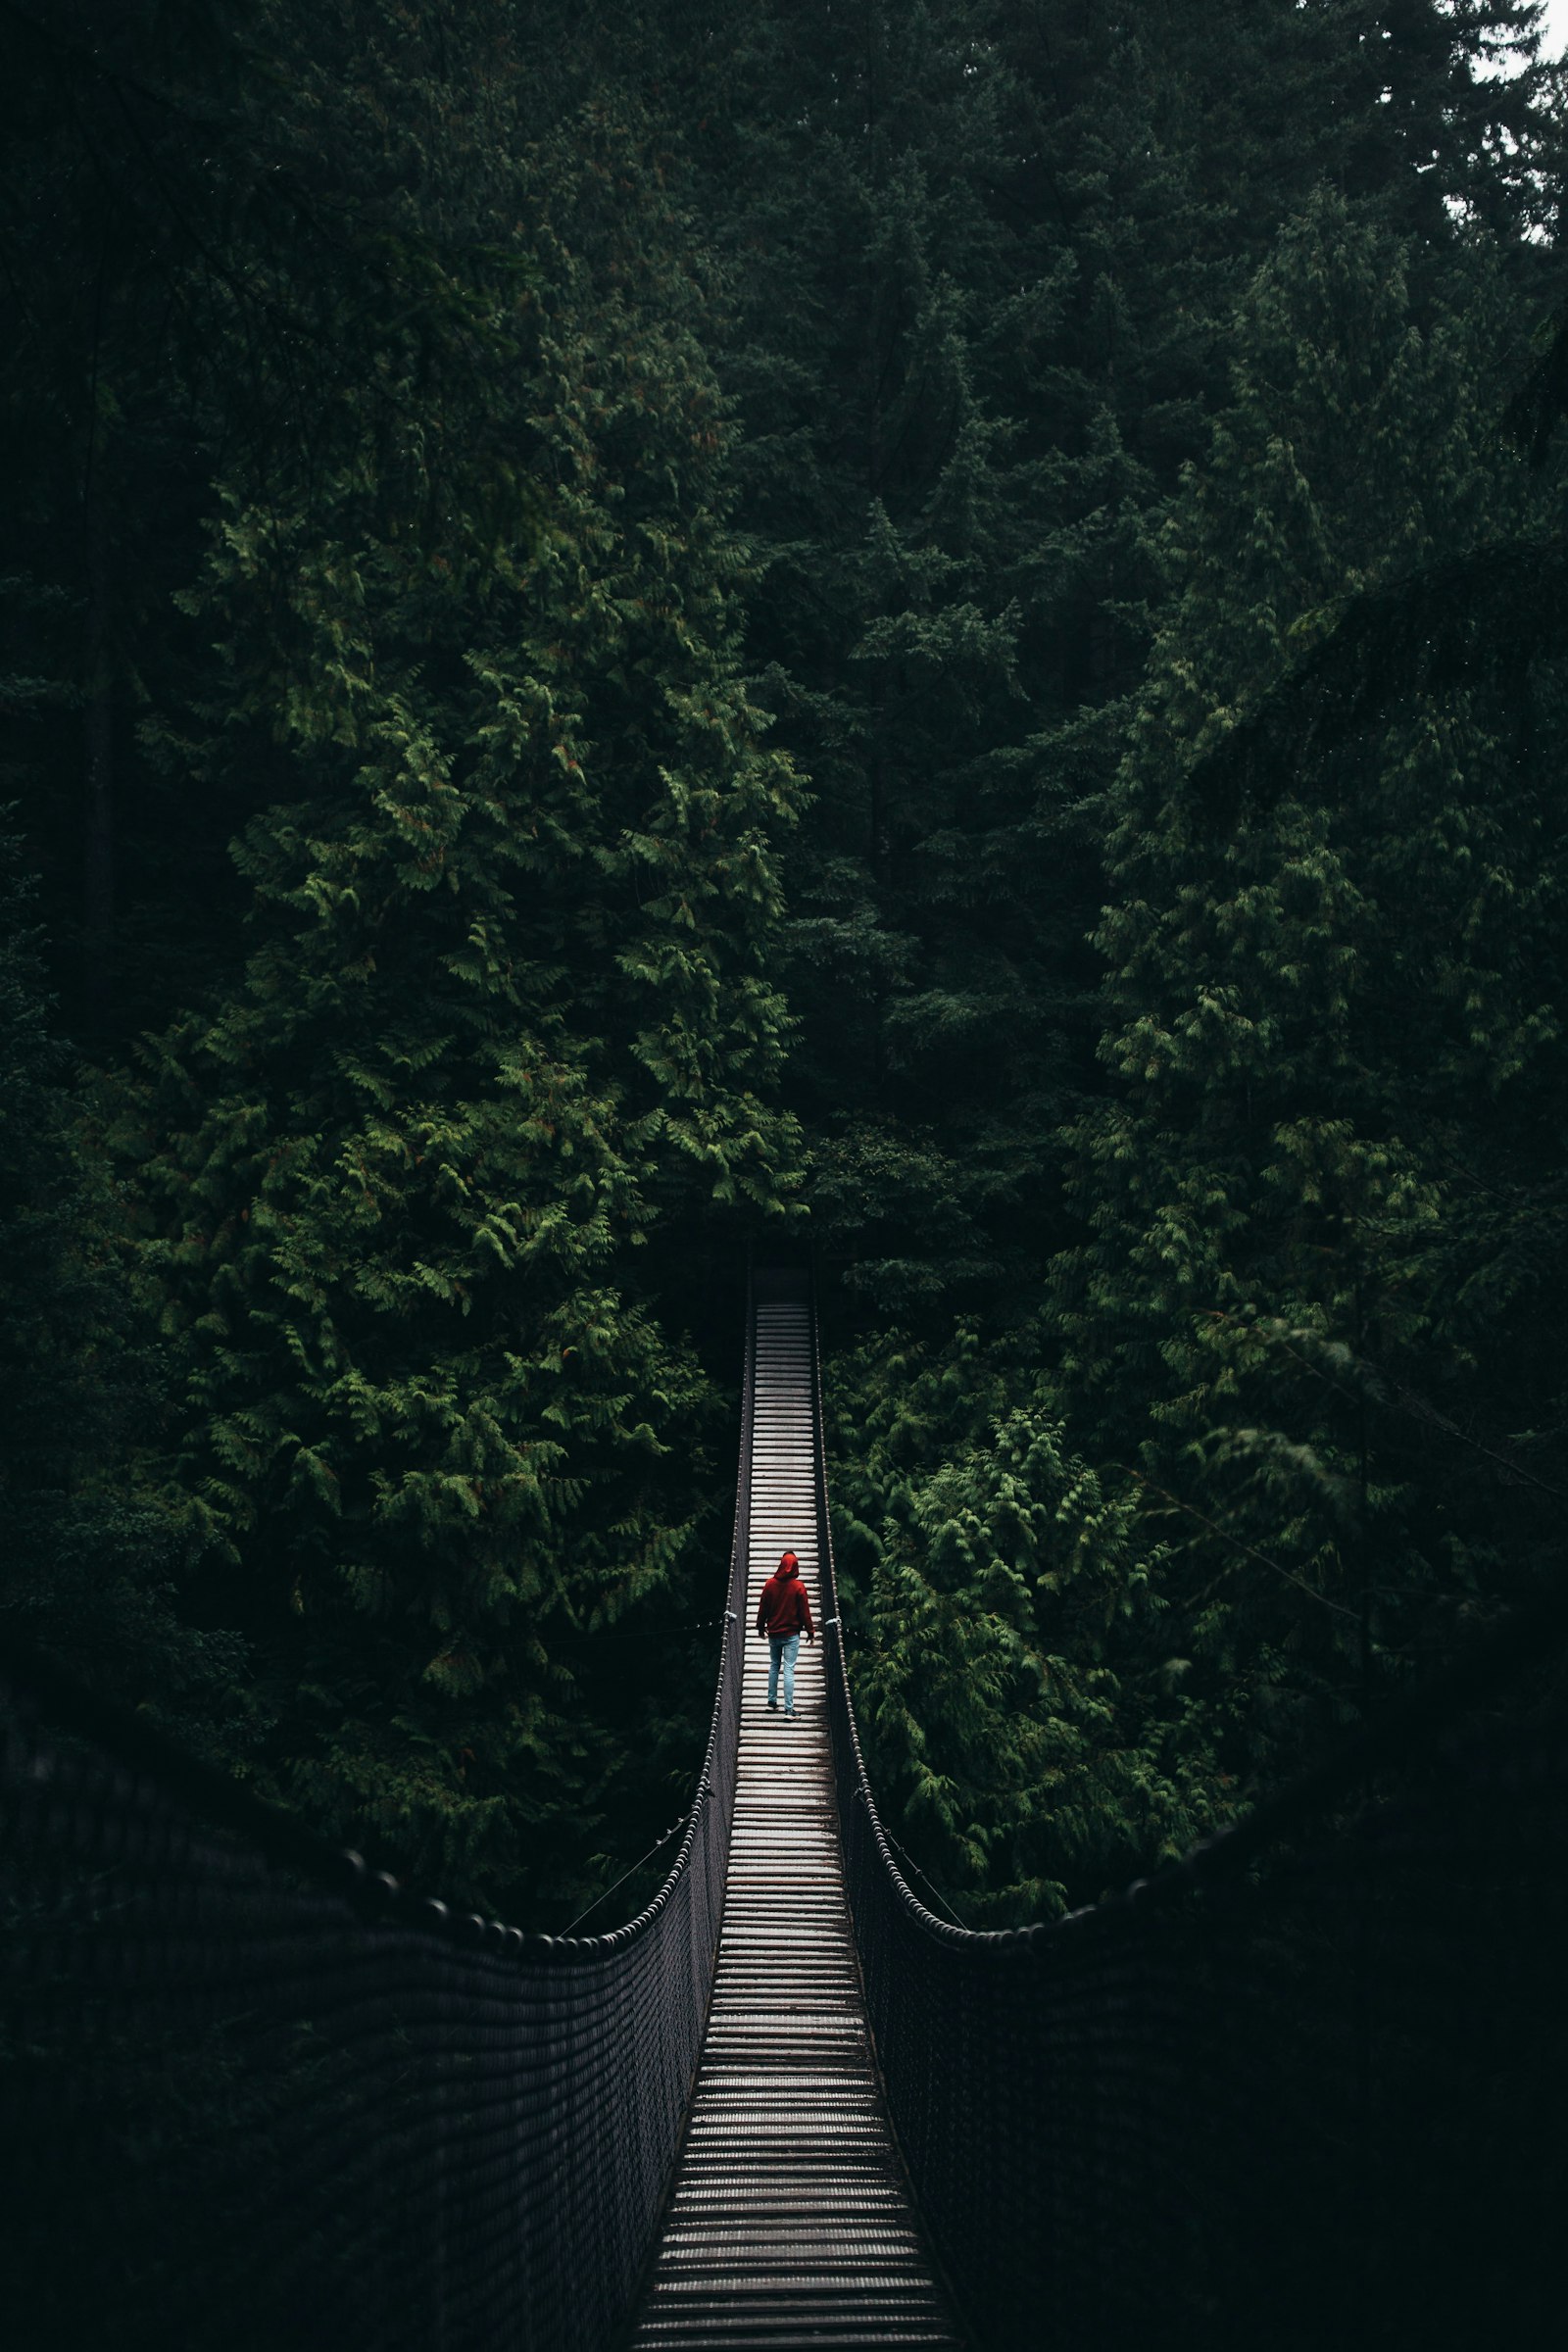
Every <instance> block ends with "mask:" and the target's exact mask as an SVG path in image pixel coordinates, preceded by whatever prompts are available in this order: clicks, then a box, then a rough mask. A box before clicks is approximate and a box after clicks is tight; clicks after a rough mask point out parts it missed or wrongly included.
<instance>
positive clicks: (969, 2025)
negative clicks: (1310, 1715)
mask: <svg viewBox="0 0 1568 2352" xmlns="http://www.w3.org/2000/svg"><path fill="white" fill-rule="evenodd" d="M818 1482H819V1501H820V1504H821V1507H822V1512H823V1521H824V1530H825V1528H826V1499H827V1496H826V1479H825V1468H824V1466H823V1464H822V1463H821V1461H820V1459H819V1464H818ZM824 1579H825V1583H826V1587H827V1592H826V1597H827V1603H828V1605H827V1612H826V1613H827V1614H828V1615H829V1616H830V1617H832V1618H835V1619H836V1617H837V1614H838V1604H837V1597H836V1593H835V1592H834V1590H833V1586H832V1582H831V1580H832V1564H831V1559H830V1557H829V1558H826V1559H825V1563H824ZM1564 1631H1565V1628H1564V1624H1563V1615H1562V1611H1561V1610H1560V1609H1555V1608H1553V1609H1549V1610H1547V1611H1544V1612H1543V1614H1542V1616H1541V1617H1540V1619H1539V1620H1538V1621H1537V1623H1536V1624H1535V1625H1534V1626H1531V1625H1529V1624H1525V1625H1522V1626H1516V1627H1514V1628H1512V1629H1510V1630H1509V1631H1508V1632H1507V1633H1506V1634H1505V1635H1504V1636H1503V1637H1502V1638H1500V1639H1499V1640H1497V1641H1496V1642H1494V1643H1493V1644H1492V1645H1491V1647H1490V1648H1488V1649H1485V1650H1483V1651H1481V1652H1478V1653H1477V1656H1476V1658H1475V1660H1474V1661H1473V1662H1472V1663H1471V1664H1470V1665H1469V1666H1468V1667H1467V1668H1465V1669H1464V1670H1462V1671H1461V1672H1459V1673H1457V1674H1455V1675H1454V1676H1453V1677H1452V1678H1450V1682H1449V1684H1448V1686H1447V1687H1446V1688H1444V1689H1439V1690H1437V1691H1433V1692H1432V1693H1430V1694H1428V1695H1426V1696H1425V1697H1424V1698H1423V1700H1422V1701H1421V1702H1420V1703H1419V1704H1418V1705H1417V1706H1413V1707H1410V1708H1407V1709H1406V1710H1405V1711H1404V1714H1403V1715H1402V1716H1401V1717H1400V1718H1397V1720H1396V1721H1395V1722H1394V1723H1392V1724H1391V1725H1390V1727H1389V1728H1388V1730H1387V1731H1386V1733H1384V1734H1382V1735H1380V1736H1379V1737H1378V1738H1376V1739H1373V1738H1371V1737H1369V1738H1368V1739H1367V1740H1365V1741H1364V1742H1363V1743H1362V1744H1361V1747H1360V1749H1359V1750H1354V1751H1349V1752H1348V1753H1347V1755H1346V1756H1345V1757H1343V1758H1341V1759H1339V1760H1336V1761H1335V1762H1334V1763H1333V1764H1331V1765H1329V1766H1326V1767H1325V1768H1324V1769H1323V1770H1322V1771H1321V1772H1319V1773H1318V1774H1315V1775H1313V1776H1310V1778H1309V1780H1308V1781H1306V1782H1303V1783H1302V1784H1301V1786H1300V1787H1299V1789H1297V1790H1295V1791H1292V1792H1288V1793H1287V1794H1285V1795H1283V1796H1282V1797H1281V1798H1280V1799H1279V1800H1277V1802H1276V1803H1275V1804H1274V1805H1273V1806H1271V1807H1268V1808H1265V1809H1264V1810H1263V1812H1262V1813H1260V1814H1259V1815H1258V1816H1256V1817H1254V1818H1253V1819H1252V1820H1251V1821H1250V1823H1248V1824H1247V1825H1246V1826H1245V1828H1244V1829H1243V1830H1242V1831H1240V1832H1235V1833H1232V1834H1231V1835H1230V1836H1229V1837H1227V1838H1219V1839H1216V1840H1215V1841H1214V1842H1213V1843H1212V1844H1211V1846H1210V1847H1209V1848H1207V1849H1206V1850H1204V1851H1201V1852H1200V1853H1199V1854H1198V1855H1197V1856H1195V1857H1193V1858H1191V1859H1190V1860H1189V1861H1188V1862H1187V1863H1185V1864H1181V1865H1176V1866H1173V1867H1172V1868H1171V1869H1169V1870H1167V1871H1164V1872H1162V1873H1160V1874H1159V1876H1158V1877H1157V1878H1155V1879H1153V1880H1152V1881H1150V1882H1148V1883H1147V1884H1145V1885H1143V1886H1141V1887H1137V1888H1135V1889H1133V1890H1130V1891H1129V1893H1128V1895H1126V1896H1125V1897H1123V1898H1122V1899H1121V1900H1119V1901H1116V1902H1113V1903H1106V1904H1103V1905H1100V1906H1097V1907H1096V1908H1095V1909H1094V1910H1093V1911H1090V1912H1086V1913H1082V1914H1079V1915H1078V1916H1076V1917H1075V1918H1073V1919H1071V1920H1068V1921H1064V1922H1060V1923H1057V1924H1054V1925H1052V1926H1043V1927H1035V1928H1029V1929H1025V1930H1021V1931H1018V1932H1015V1933H1008V1934H985V1935H980V1934H972V1933H969V1932H967V1931H965V1930H963V1929H962V1928H959V1927H956V1926H954V1925H952V1924H950V1923H949V1922H947V1921H945V1920H942V1919H939V1918H937V1917H936V1916H935V1915H934V1914H933V1913H932V1912H930V1911H929V1910H928V1909H927V1908H926V1907H925V1906H924V1905H923V1904H922V1903H921V1902H920V1901H919V1900H918V1898H917V1897H916V1896H915V1895H914V1894H913V1893H912V1892H911V1890H910V1888H909V1887H908V1885H907V1882H906V1880H905V1878H904V1876H903V1875H902V1873H901V1871H900V1869H899V1867H898V1864H897V1862H896V1860H895V1857H894V1854H893V1851H892V1849H891V1845H890V1842H889V1839H888V1838H887V1836H886V1833H885V1832H884V1830H883V1828H882V1825H881V1824H880V1822H879V1821H878V1818H877V1813H876V1806H875V1800H874V1798H873V1796H872V1793H871V1790H870V1788H869V1786H868V1783H867V1780H866V1776H865V1772H864V1767H863V1760H862V1757H861V1752H860V1746H859V1739H858V1730H857V1727H856V1722H855V1715H854V1708H853V1703H852V1699H851V1695H850V1690H849V1684H848V1680H847V1678H846V1674H845V1667H844V1658H843V1650H842V1646H841V1642H840V1640H839V1639H838V1636H837V1629H836V1628H835V1631H834V1634H833V1635H832V1636H830V1639H829V1642H828V1647H827V1651H826V1658H825V1664H826V1667H827V1683H828V1693H829V1707H830V1711H831V1714H832V1719H833V1730H834V1747H835V1771H836V1775H837V1781H838V1792H839V1810H840V1817H841V1821H842V1826H843V1836H844V1844H845V1860H846V1870H847V1877H848V1882H849V1888H850V1897H851V1904H852V1908H853V1911H854V1914H855V1927H856V1937H857V1942H858V1946H859V1952H860V1960H861V1971H862V1977H863V1981H864V1985H865V1991H866V1999H867V2004H868V2008H869V2013H870V2022H871V2028H872V2034H873V2037H874V2040H875V2044H876V2049H877V2054H878V2058H879V2062H880V2065H881V2068H882V2072H883V2077H884V2081H885V2084H886V2088H887V2093H888V2100H889V2106H890V2109H891V2113H892V2116H893V2120H894V2124H895V2128H896V2130H897V2131H898V2134H899V2137H900V2141H901V2144H902V2147H903V2150H904V2154H905V2159H906V2162H907V2167H908V2170H909V2174H910V2177H911V2180H912V2182H913V2186H914V2189H915V2193H916V2197H917V2200H918V2204H919V2209H920V2214H921V2219H922V2221H923V2223H924V2226H925V2228H926V2229H927V2231H928V2233H929V2236H930V2239H931V2241H932V2245H933V2249H934V2251H935V2252H936V2254H937V2256H938V2258H939V2260H940V2261H941V2262H942V2263H943V2264H944V2266H945V2268H946V2270H947V2272H948V2275H949V2278H950V2279H951V2281H952V2284H953V2287H954V2290H955V2293H956V2300H957V2302H958V2304H959V2306H960V2308H961V2309H962V2310H963V2312H964V2313H965V2315H966V2317H967V2320H968V2323H969V2325H970V2327H971V2328H972V2330H973V2332H974V2335H975V2337H976V2339H977V2341H978V2342H979V2343H980V2344H982V2345H984V2346H986V2347H988V2348H992V2352H1002V2347H1004V2346H1013V2345H1017V2344H1030V2343H1036V2342H1045V2341H1047V2340H1049V2341H1050V2342H1051V2343H1053V2344H1054V2345H1058V2346H1060V2347H1061V2352H1122V2348H1123V2347H1132V2346H1139V2347H1144V2346H1155V2347H1164V2346H1170V2347H1186V2346H1195V2347H1196V2346H1198V2345H1202V2346H1203V2347H1205V2352H1227V2348H1230V2347H1234V2352H1243V2348H1244V2347H1245V2348H1246V2352H1256V2347H1258V2346H1259V2345H1263V2344H1267V2345H1269V2346H1270V2347H1281V2348H1284V2352H1324V2348H1326V2347H1329V2346H1333V2347H1335V2348H1336V2352H1343V2348H1345V2347H1368V2348H1370V2347H1372V2346H1374V2345H1376V2346H1378V2347H1380V2348H1381V2352H1389V2348H1391V2347H1397V2348H1400V2352H1402V2347H1404V2346H1407V2345H1408V2346H1411V2347H1414V2346H1417V2345H1419V2346H1421V2347H1422V2352H1434V2348H1436V2347H1453V2352H1458V2347H1460V2346H1461V2345H1462V2346H1464V2347H1466V2352H1475V2347H1476V2346H1477V2345H1480V2344H1503V2343H1508V2344H1522V2343H1528V2342H1533V2341H1539V2340H1542V2339H1543V2338H1544V2337H1547V2336H1549V2335H1550V2334H1553V2333H1555V2331H1556V2329H1557V2327H1560V2325H1561V2322H1560V2317H1559V2309H1560V2304H1561V2294H1562V2289H1561V2282H1560V2278H1559V2272H1558V2261H1557V2256H1558V2252H1559V2249H1560V2245H1561V2240H1562V2220H1561V2216H1562V2213H1563V2210H1564V2192H1565V2189H1568V2161H1565V2152H1564V2151H1565V2145H1568V2026H1565V2022H1564V1992H1563V1985H1564V1976H1563V1965H1562V1959H1561V1954H1562V1951H1563V1948H1564V1934H1565V1930H1568V1726H1565V1723H1564V1721H1563V1716H1562V1713H1561V1710H1560V1707H1557V1706H1554V1705H1553V1704H1552V1703H1551V1701H1550V1700H1549V1698H1548V1697H1547V1696H1546V1695H1545V1694H1544V1692H1543V1691H1541V1690H1540V1688H1539V1687H1536V1686H1532V1684H1531V1681H1530V1676H1529V1671H1528V1670H1529V1669H1530V1667H1531V1666H1532V1664H1534V1663H1536V1662H1537V1661H1539V1659H1540V1656H1541V1654H1542V1651H1543V1650H1548V1651H1549V1650H1550V1649H1551V1648H1552V1647H1554V1646H1555V1647H1558V1648H1560V1646H1561V1643H1562V1641H1563V1636H1564ZM1540 1679H1541V1678H1540V1676H1539V1674H1538V1676H1537V1678H1536V1685H1537V1686H1539V1682H1540ZM1510 1717H1511V1718H1512V1719H1511V1720H1510Z"/></svg>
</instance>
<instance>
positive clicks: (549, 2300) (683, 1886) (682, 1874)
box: [0, 1348, 752, 2352]
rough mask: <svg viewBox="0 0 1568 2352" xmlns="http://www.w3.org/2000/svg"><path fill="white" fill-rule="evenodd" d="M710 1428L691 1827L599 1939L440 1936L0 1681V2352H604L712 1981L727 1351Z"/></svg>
mask: <svg viewBox="0 0 1568 2352" xmlns="http://www.w3.org/2000/svg"><path fill="white" fill-rule="evenodd" d="M743 1409H744V1430H745V1437H746V1441H747V1442H743V1445H742V1448H741V1475H740V1483H739V1489H738V1494H737V1502H736V1518H735V1535H734V1544H733V1549H732V1554H731V1561H730V1577H729V1589H728V1596H727V1609H726V1612H725V1615H724V1618H723V1626H724V1631H723V1634H722V1636H721V1646H720V1661H719V1675H718V1685H717V1691H716V1694H715V1699H714V1706H713V1714H712V1721H711V1728H710V1733H709V1740H708V1748H707V1753H706V1756H705V1760H704V1764H703V1769H702V1773H701V1776H700V1780H699V1784H698V1789H697V1794H696V1799H695V1802H694V1804H693V1807H692V1810H691V1812H690V1814H689V1816H688V1817H687V1819H686V1821H685V1824H684V1828H683V1833H682V1836H681V1840H680V1845H679V1848H678V1851H677V1853H676V1855H675V1859H674V1862H673V1864H672V1866H671V1868H670V1871H669V1874H668V1876H667V1878H666V1879H665V1881H664V1883H663V1885H662V1887H661V1888H660V1890H659V1892H658V1893H657V1894H656V1895H655V1896H654V1897H653V1899H652V1901H651V1902H650V1903H649V1904H648V1905H647V1907H646V1909H644V1910H643V1911H642V1912H641V1914H640V1915H639V1916H638V1917H637V1918H635V1919H633V1920H632V1921H631V1922H630V1923H629V1924H628V1925H626V1926H624V1927H620V1928H616V1929H614V1930H613V1931H612V1932H610V1933H608V1934H604V1935H598V1936H572V1935H569V1934H568V1935H566V1936H553V1937H552V1936H533V1935H524V1934H522V1933H521V1932H520V1931H518V1930H516V1929H515V1928H507V1927H504V1926H502V1925H500V1924H499V1923H497V1922H494V1921H489V1920H485V1919H481V1918H477V1917H467V1916H463V1915H460V1914H459V1913H456V1912H454V1911H452V1910H450V1909H449V1908H448V1907H447V1906H446V1905H444V1904H443V1903H441V1902H439V1901H435V1900H430V1899H428V1898H423V1897H421V1896H420V1895H419V1894H417V1892H416V1891H414V1890H412V1889H409V1888H407V1887H401V1886H399V1885H398V1884H397V1883H396V1882H395V1881H393V1880H392V1879H390V1878H388V1877H387V1876H385V1875H384V1874H380V1873H377V1872H374V1871H372V1870H370V1869H369V1868H368V1867H367V1865H366V1864H365V1862H364V1861H363V1860H362V1859H361V1857H360V1856H359V1855H357V1854H345V1853H341V1852H337V1851H334V1850H333V1849H332V1848H331V1847H330V1846H328V1845H326V1844H324V1843H322V1842H320V1841H319V1840H317V1839H315V1838H312V1837H311V1836H310V1835H309V1834H308V1833H306V1832H305V1831H303V1830H302V1829H300V1828H299V1827H298V1826H297V1825H296V1824H294V1823H292V1822H291V1821H289V1820H287V1819H286V1818H284V1817H282V1816H280V1815H277V1814H274V1813H271V1812H270V1811H269V1810H268V1809H267V1808H266V1807H264V1806H262V1805H260V1804H258V1803H256V1802H254V1801H253V1800H251V1799H249V1798H248V1797H247V1796H246V1795H245V1794H244V1792H243V1791H241V1790H239V1789H236V1788H235V1787H234V1786H233V1785H232V1784H230V1783H229V1782H227V1781H226V1780H224V1779H223V1778H222V1776H221V1775H219V1774H217V1773H214V1772H209V1771H205V1770H204V1769H203V1768H201V1767H200V1766H198V1765H196V1764H194V1763H191V1762H189V1761H187V1760H185V1759H183V1758H181V1757H179V1756H178V1755H177V1754H176V1753H175V1752H174V1751H173V1750H172V1749H170V1748H168V1747H166V1746H165V1745H164V1744H163V1743H162V1742H161V1741H160V1740H158V1739H157V1738H156V1737H154V1736H152V1735H151V1734H149V1733H148V1732H146V1731H145V1730H144V1729H143V1728H142V1727H141V1725H140V1724H139V1723H137V1722H136V1721H135V1720H134V1719H133V1718H121V1717H116V1716H115V1715H114V1713H113V1711H111V1710H107V1709H105V1708H103V1707H101V1706H99V1705H97V1704H96V1703H94V1702H91V1701H88V1700H84V1699H83V1698H82V1697H81V1696H80V1695H79V1694H76V1693H74V1692H73V1690H72V1688H71V1686H70V1685H69V1683H68V1682H66V1681H65V1680H64V1679H63V1678H61V1677H59V1676H57V1675H52V1674H50V1672H49V1671H48V1670H47V1669H46V1668H44V1667H42V1666H39V1665H38V1664H36V1663H34V1665H33V1668H32V1670H31V1671H30V1672H26V1673H25V1674H20V1675H17V1676H16V1677H14V1678H13V1679H12V1680H11V1681H10V1682H9V1683H6V1684H4V1685H0V1721H3V1746H0V1933H3V1940H0V2110H3V2114H4V2125H3V2130H0V2176H3V2177H0V2282H3V2283H0V2309H3V2310H4V2313H5V2317H6V2323H7V2327H8V2330H14V2331H15V2332H14V2338H13V2340H15V2341H16V2342H17V2343H18V2344H19V2345H21V2344H24V2343H25V2344H26V2345H27V2346H28V2348H29V2352H79V2347H80V2346H82V2345H85V2344H88V2343H90V2344H92V2345H93V2346H94V2347H95V2352H172V2347H178V2348H179V2352H209V2348H211V2352H217V2348H218V2347H220V2346H221V2347H223V2348H224V2352H285V2348H286V2352H313V2348H314V2347H318V2346H319V2347H321V2348H322V2352H325V2348H326V2347H327V2346H331V2347H332V2348H333V2352H356V2348H358V2347H364V2348H365V2352H372V2348H373V2352H398V2348H399V2347H407V2352H470V2348H471V2352H479V2348H480V2347H484V2348H485V2352H488V2348H489V2347H491V2346H499V2345H505V2346H506V2347H507V2352H607V2347H610V2346H612V2345H613V2344H614V2343H615V2341H616V2340H617V2338H618V2337H619V2335H620V2334H621V2333H622V2332H623V2331H624V2328H625V2327H626V2326H627V2324H628V2321H629V2318H630V2315H631V2309H632V2305H633V2302H634V2299H635V2295H636V2292H637V2288H638V2284H639V2281H640V2278H641V2276H642V2273H643V2269H644V2266H645V2263H646V2261H647V2259H648V2256H649V2252H650V2249H651V2245H652V2241H653V2238H654V2236H655V2234H656V2231H657V2228H658V2223H659V2218H660V2215H661V2212H662V2205H663V2200H664V2197H665V2195H666V2191H667V2187H668V2182H669V2180H670V2176H671V2172H672V2168H673V2164H674V2159H675V2156H676V2153H677V2149H678V2145H679V2140H680V2134H681V2131H682V2128H683V2124H684V2120H685V2115H686V2110H687V2107H688V2104H689V2101H690V2095H691V2090H692V2084H693V2082H694V2080H695V2075H696V2070H697V2065H698V2060H699V2056H700V2052H701V2046H702V2038H703V2034H704V2030H705V2025H706V2020H707V2012H708V2006H709V2000H710V1995H711V1986H712V1978H713V1967H714V1958H715V1952H716V1946H717V1941H718V1932H719V1926H720V1918H721V1912H722V1902H723V1887H724V1876H725V1867H726V1863H727V1858H728V1850H729V1838H730V1822H731V1815H732V1811H733V1798H734V1789H735V1770H736V1755H737V1745H738V1734H739V1708H740V1665H741V1643H742V1640H743V1637H744V1631H745V1628H744V1623H743V1612H744V1609H745V1595H746V1555H747V1544H748V1539H749V1518H750V1492H749V1480H748V1465H749V1461H750V1453H751V1447H750V1444H749V1435H750V1425H751V1411H752V1374H751V1351H750V1348H748V1353H747V1377H746V1390H745V1398H744V1408H743ZM645 1859H646V1857H645ZM610 1891H611V1890H610V1889H607V1890H606V1892H607V1893H608V1892H610ZM595 1907H597V1906H595Z"/></svg>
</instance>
